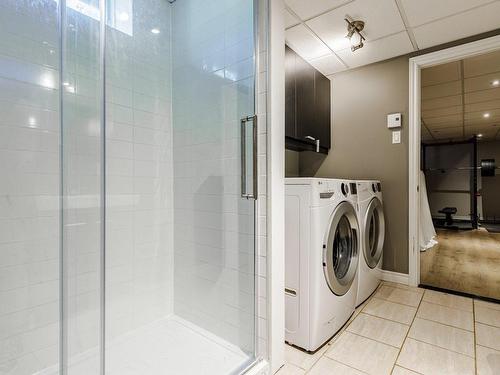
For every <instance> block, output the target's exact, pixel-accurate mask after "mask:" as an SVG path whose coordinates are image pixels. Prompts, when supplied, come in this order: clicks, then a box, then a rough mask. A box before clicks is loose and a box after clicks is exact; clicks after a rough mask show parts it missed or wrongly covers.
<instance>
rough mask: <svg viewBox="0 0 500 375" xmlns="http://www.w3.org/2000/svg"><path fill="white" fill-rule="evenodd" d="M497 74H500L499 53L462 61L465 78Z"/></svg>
mask: <svg viewBox="0 0 500 375" xmlns="http://www.w3.org/2000/svg"><path fill="white" fill-rule="evenodd" d="M498 22H500V21H498ZM498 72H500V51H495V52H490V53H487V54H484V55H480V56H476V57H469V58H468V59H465V60H464V76H465V78H468V77H474V76H478V75H482V74H487V73H497V74H498Z"/></svg>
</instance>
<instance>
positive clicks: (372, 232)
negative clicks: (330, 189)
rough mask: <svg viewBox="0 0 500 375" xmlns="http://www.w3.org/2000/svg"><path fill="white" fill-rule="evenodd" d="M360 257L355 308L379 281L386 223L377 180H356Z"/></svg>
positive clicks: (379, 185) (375, 287)
mask: <svg viewBox="0 0 500 375" xmlns="http://www.w3.org/2000/svg"><path fill="white" fill-rule="evenodd" d="M357 185H358V215H359V216H358V220H359V225H360V227H361V255H360V256H359V277H358V278H359V280H358V293H357V298H356V306H359V305H360V304H362V303H363V302H364V301H365V300H366V299H367V298H368V297H369V296H370V295H371V294H372V293H373V292H374V291H375V290H376V289H377V287H378V285H379V284H380V280H381V279H382V259H383V253H384V237H385V220H384V208H383V204H382V185H381V184H380V181H357Z"/></svg>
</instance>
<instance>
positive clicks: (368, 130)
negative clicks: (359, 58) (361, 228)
mask: <svg viewBox="0 0 500 375" xmlns="http://www.w3.org/2000/svg"><path fill="white" fill-rule="evenodd" d="M330 78H331V79H332V148H331V150H330V152H329V154H328V156H322V155H318V154H314V153H310V152H307V153H306V152H303V153H301V154H300V160H299V173H300V175H301V176H316V177H339V178H350V179H377V180H380V181H381V182H382V188H383V194H384V209H385V216H386V222H387V225H386V227H387V229H386V242H385V248H384V269H386V270H390V271H396V272H402V273H408V123H407V119H408V57H401V58H397V59H393V60H388V61H385V62H381V63H378V64H373V65H368V66H365V67H362V68H359V69H356V70H352V71H348V72H344V73H339V74H335V75H333V76H332V77H330ZM393 112H401V113H403V128H402V143H401V144H395V145H393V144H392V143H391V131H390V130H389V129H387V126H386V121H387V119H386V115H387V114H388V113H393ZM294 160H295V158H294V157H292V156H291V155H290V153H289V152H287V162H289V161H294ZM287 170H295V169H293V168H290V167H289V166H287Z"/></svg>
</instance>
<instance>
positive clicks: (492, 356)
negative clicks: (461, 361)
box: [476, 345, 500, 375]
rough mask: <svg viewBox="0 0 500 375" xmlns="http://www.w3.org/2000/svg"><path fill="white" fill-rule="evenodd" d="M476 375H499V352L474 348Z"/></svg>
mask: <svg viewBox="0 0 500 375" xmlns="http://www.w3.org/2000/svg"><path fill="white" fill-rule="evenodd" d="M476 361H477V375H498V374H500V351H498V350H494V349H490V348H485V347H484V346H480V345H477V346H476Z"/></svg>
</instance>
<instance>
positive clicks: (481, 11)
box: [413, 1, 500, 48]
mask: <svg viewBox="0 0 500 375" xmlns="http://www.w3.org/2000/svg"><path fill="white" fill-rule="evenodd" d="M415 3H418V6H419V7H422V9H423V10H424V11H427V12H432V11H430V9H432V8H433V7H432V6H431V7H425V6H423V5H422V4H421V2H420V1H418V2H417V1H415ZM435 3H438V2H436V1H434V2H433V4H435ZM499 24H500V1H495V2H493V3H490V4H488V5H484V6H481V7H479V8H474V9H471V10H469V11H466V12H463V13H459V14H456V15H454V16H451V17H448V18H444V19H439V20H437V21H434V22H430V23H427V24H425V25H422V26H419V27H415V28H414V29H413V35H414V36H415V39H416V41H417V44H418V46H419V48H427V47H431V46H435V45H439V44H442V43H446V42H451V41H453V40H457V39H460V38H465V37H467V36H471V35H476V34H480V33H482V32H486V31H490V30H494V29H496V28H498V26H499Z"/></svg>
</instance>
